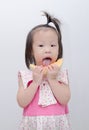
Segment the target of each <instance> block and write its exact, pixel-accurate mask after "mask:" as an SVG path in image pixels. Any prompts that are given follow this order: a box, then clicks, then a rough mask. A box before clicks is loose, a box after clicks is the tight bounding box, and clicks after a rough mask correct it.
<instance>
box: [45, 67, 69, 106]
mask: <svg viewBox="0 0 89 130" xmlns="http://www.w3.org/2000/svg"><path fill="white" fill-rule="evenodd" d="M58 70H59V68H58V67H57V66H50V67H48V75H47V79H48V82H49V85H50V88H51V90H52V92H53V94H54V96H55V97H56V99H57V100H58V102H59V103H60V104H63V105H66V104H67V103H68V101H69V99H70V96H71V93H70V88H69V85H67V84H64V83H59V82H58V80H57V75H58Z"/></svg>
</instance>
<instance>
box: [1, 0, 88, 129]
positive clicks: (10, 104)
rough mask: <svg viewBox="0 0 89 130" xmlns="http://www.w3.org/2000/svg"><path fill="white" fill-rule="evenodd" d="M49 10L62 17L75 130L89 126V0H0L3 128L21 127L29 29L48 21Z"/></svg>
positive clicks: (72, 119)
mask: <svg viewBox="0 0 89 130" xmlns="http://www.w3.org/2000/svg"><path fill="white" fill-rule="evenodd" d="M42 10H45V11H48V12H49V13H51V14H52V15H54V16H55V17H57V18H58V19H60V21H61V23H62V24H61V30H62V37H63V39H62V41H63V46H64V64H65V65H66V67H67V68H68V70H69V79H70V88H71V100H70V102H69V108H70V114H71V123H72V128H73V130H88V129H89V123H88V122H89V101H88V99H89V76H88V75H89V58H88V55H89V54H88V52H89V1H88V0H37V1H36V0H32V1H31V0H2V1H1V0H0V130H17V129H18V125H19V123H20V120H21V116H22V109H21V108H20V107H19V106H18V104H17V101H16V93H17V88H18V83H17V72H18V70H19V69H24V68H25V67H26V66H25V63H24V50H25V41H26V36H27V33H28V32H29V30H30V29H31V28H32V27H34V26H36V25H37V24H40V23H45V22H46V20H45V18H44V17H43V16H41V14H42V13H41V11H42Z"/></svg>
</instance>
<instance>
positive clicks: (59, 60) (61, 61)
mask: <svg viewBox="0 0 89 130" xmlns="http://www.w3.org/2000/svg"><path fill="white" fill-rule="evenodd" d="M62 63H63V58H60V59H58V60H57V61H56V62H54V63H52V64H51V65H53V64H56V65H58V67H61V65H62ZM29 67H30V69H31V70H33V69H34V68H35V67H36V65H33V64H30V66H29ZM44 74H47V67H45V69H44Z"/></svg>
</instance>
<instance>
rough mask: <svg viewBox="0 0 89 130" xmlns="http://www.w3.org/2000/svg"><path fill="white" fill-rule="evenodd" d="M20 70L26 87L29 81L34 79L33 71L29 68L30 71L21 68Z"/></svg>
mask: <svg viewBox="0 0 89 130" xmlns="http://www.w3.org/2000/svg"><path fill="white" fill-rule="evenodd" d="M19 72H20V74H21V77H22V81H23V84H24V88H26V87H27V85H28V83H29V81H31V80H32V71H30V70H28V71H27V70H20V71H19Z"/></svg>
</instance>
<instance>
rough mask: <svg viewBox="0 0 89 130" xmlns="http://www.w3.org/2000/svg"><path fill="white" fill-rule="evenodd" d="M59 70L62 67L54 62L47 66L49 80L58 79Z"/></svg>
mask: <svg viewBox="0 0 89 130" xmlns="http://www.w3.org/2000/svg"><path fill="white" fill-rule="evenodd" d="M59 70H60V67H59V66H57V65H56V64H54V65H49V66H48V67H47V79H48V80H54V79H57V76H58V72H59Z"/></svg>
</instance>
